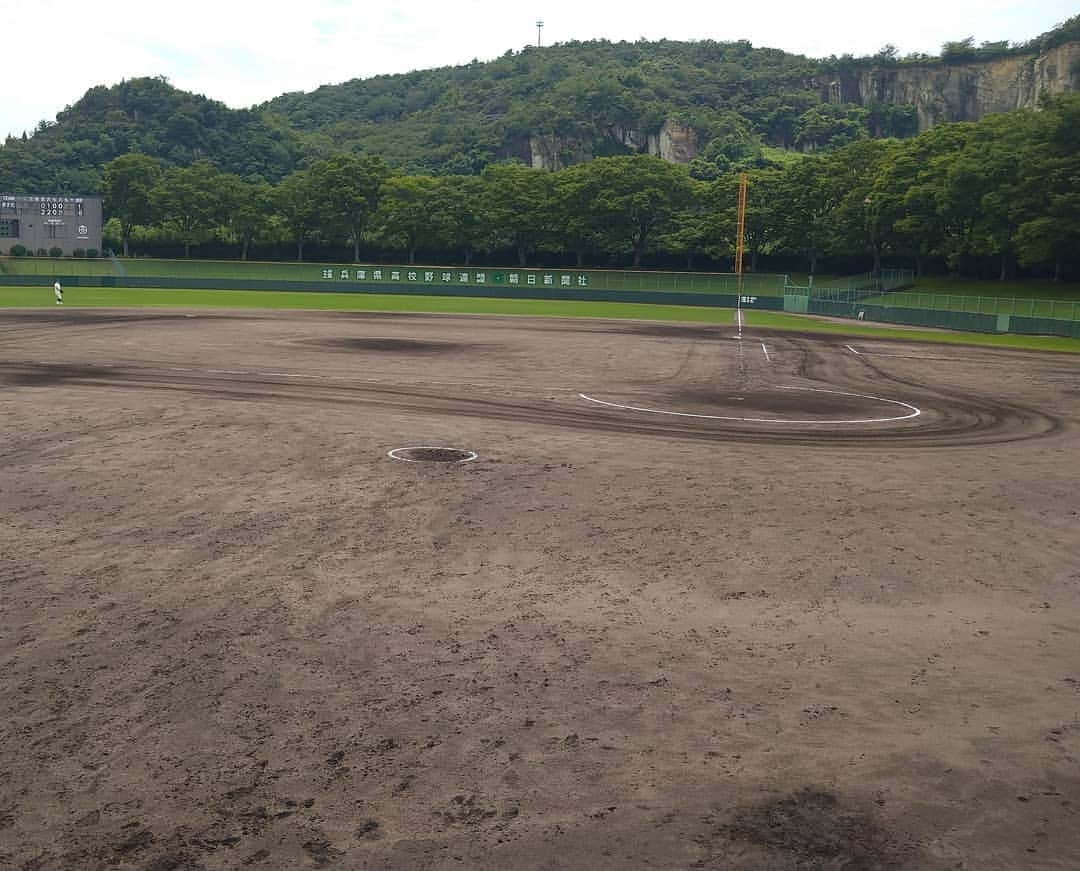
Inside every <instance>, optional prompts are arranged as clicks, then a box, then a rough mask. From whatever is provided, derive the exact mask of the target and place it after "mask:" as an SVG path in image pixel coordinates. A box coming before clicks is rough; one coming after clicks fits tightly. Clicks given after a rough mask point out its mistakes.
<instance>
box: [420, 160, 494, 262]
mask: <svg viewBox="0 0 1080 871" xmlns="http://www.w3.org/2000/svg"><path fill="white" fill-rule="evenodd" d="M429 197H430V203H431V216H430V220H431V224H432V227H433V229H434V233H435V238H436V239H437V240H438V244H439V245H441V246H442V247H444V248H445V249H447V250H449V251H452V252H456V253H460V255H461V258H462V260H463V262H464V263H465V265H466V266H468V265H470V264H471V263H472V258H473V254H475V253H477V252H480V251H486V250H488V249H489V248H490V247H491V240H492V235H493V234H492V230H491V227H490V226H489V222H488V220H487V215H486V213H485V211H484V209H485V186H484V181H483V180H482V179H481V178H480V177H479V176H474V175H450V176H443V177H440V178H436V179H435V185H434V186H433V188H432V190H431V191H430V194H429Z"/></svg>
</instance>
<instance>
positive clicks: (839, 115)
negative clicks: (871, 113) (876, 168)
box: [795, 103, 868, 151]
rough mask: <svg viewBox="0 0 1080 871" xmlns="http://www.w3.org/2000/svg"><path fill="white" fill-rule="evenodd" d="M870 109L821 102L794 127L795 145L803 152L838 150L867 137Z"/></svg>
mask: <svg viewBox="0 0 1080 871" xmlns="http://www.w3.org/2000/svg"><path fill="white" fill-rule="evenodd" d="M867 114H868V113H867V110H866V109H863V108H861V107H859V106H847V105H834V104H832V103H822V104H820V105H818V106H814V107H812V108H810V109H807V110H806V111H805V112H803V113H802V115H800V116H799V120H798V122H797V123H796V125H795V145H796V146H797V147H798V148H800V149H802V150H803V151H820V150H823V149H835V148H840V147H842V146H844V145H847V144H848V143H849V142H854V141H856V140H857V139H862V138H864V137H865V136H866V135H867V134H866V119H867Z"/></svg>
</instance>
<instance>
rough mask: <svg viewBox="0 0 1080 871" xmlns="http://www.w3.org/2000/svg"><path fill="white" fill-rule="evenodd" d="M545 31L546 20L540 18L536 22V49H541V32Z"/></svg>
mask: <svg viewBox="0 0 1080 871" xmlns="http://www.w3.org/2000/svg"><path fill="white" fill-rule="evenodd" d="M543 29H544V19H542V18H538V19H537V20H536V47H537V48H540V31H542V30H543Z"/></svg>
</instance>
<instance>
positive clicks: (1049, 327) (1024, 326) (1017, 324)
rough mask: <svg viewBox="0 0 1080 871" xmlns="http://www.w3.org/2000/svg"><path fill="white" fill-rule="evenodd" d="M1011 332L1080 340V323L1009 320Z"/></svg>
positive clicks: (1023, 319)
mask: <svg viewBox="0 0 1080 871" xmlns="http://www.w3.org/2000/svg"><path fill="white" fill-rule="evenodd" d="M1009 332H1011V333H1022V334H1023V335H1028V336H1063V337H1065V338H1069V339H1080V321H1063V320H1060V319H1056V318H1021V317H1015V316H1014V317H1011V318H1009Z"/></svg>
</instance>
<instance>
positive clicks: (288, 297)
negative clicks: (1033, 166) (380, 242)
mask: <svg viewBox="0 0 1080 871" xmlns="http://www.w3.org/2000/svg"><path fill="white" fill-rule="evenodd" d="M64 296H65V300H64V302H65V305H66V306H68V307H79V306H109V307H115V308H122V307H129V306H175V307H182V308H232V309H315V310H320V311H384V312H429V313H437V314H495V315H532V316H538V317H566V318H619V319H633V320H653V321H683V322H687V323H706V324H719V325H731V324H732V320H733V315H732V310H731V309H725V308H708V307H695V306H678V305H644V304H638V303H625V302H575V301H563V300H543V299H495V298H476V297H457V296H412V295H408V296H398V295H394V294H368V293H298V292H277V291H250V290H157V289H139V288H79V287H72V288H69V289H68V290H66V291H65V294H64ZM53 305H55V303H54V300H53V297H52V289H51V288H35V287H0V307H5V306H6V307H13V306H19V307H51V306H53ZM744 315H745V323H746V324H747V326H750V327H755V326H757V327H764V328H769V329H779V330H801V331H804V332H814V333H825V334H833V335H844V336H855V337H859V336H864V337H867V338H885V339H900V340H904V341H919V342H940V343H950V344H963V345H987V346H991V347H1001V348H1021V349H1026V350H1034V351H1066V352H1071V353H1080V339H1065V338H1058V337H1054V336H1018V335H988V334H983V333H960V332H944V331H942V332H937V331H929V330H904V329H893V328H887V327H869V326H863V325H860V324H856V323H850V324H848V323H840V322H835V321H824V320H818V319H817V318H814V317H811V316H806V315H792V314H782V313H780V312H768V311H759V310H753V309H751V310H744Z"/></svg>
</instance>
